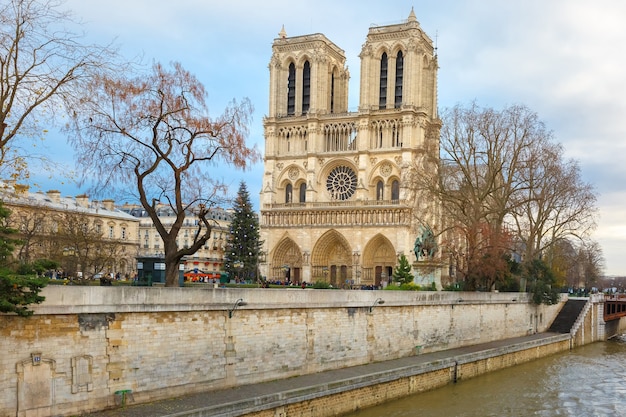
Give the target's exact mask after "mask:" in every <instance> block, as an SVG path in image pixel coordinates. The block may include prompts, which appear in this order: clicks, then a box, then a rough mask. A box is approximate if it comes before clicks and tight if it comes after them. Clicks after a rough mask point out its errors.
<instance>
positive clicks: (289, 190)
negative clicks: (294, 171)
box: [285, 184, 293, 203]
mask: <svg viewBox="0 0 626 417" xmlns="http://www.w3.org/2000/svg"><path fill="white" fill-rule="evenodd" d="M292 195H293V187H292V186H291V184H287V186H286V187H285V203H291V196H292Z"/></svg>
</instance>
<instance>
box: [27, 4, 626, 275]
mask: <svg viewBox="0 0 626 417" xmlns="http://www.w3.org/2000/svg"><path fill="white" fill-rule="evenodd" d="M64 7H65V8H67V9H69V10H71V11H72V12H73V13H74V15H75V17H77V18H79V19H81V20H83V22H84V24H83V27H82V29H83V30H84V31H85V33H86V38H85V40H86V41H89V42H93V43H99V44H107V43H110V42H114V43H115V44H116V45H117V46H119V49H120V52H121V53H122V55H123V56H124V57H125V58H127V59H133V58H137V57H141V58H142V59H143V61H144V62H146V63H147V64H151V63H152V62H154V61H156V62H161V63H163V64H169V63H170V62H173V61H176V62H180V63H181V64H182V66H183V67H184V68H185V69H187V70H189V71H190V72H192V73H193V74H195V75H196V77H197V78H198V79H199V81H200V82H202V83H203V84H204V86H205V88H206V90H207V92H208V103H209V111H210V112H211V114H213V115H215V116H217V115H219V114H221V112H222V111H223V109H224V108H225V107H226V106H227V104H228V103H229V102H230V101H231V100H232V99H237V100H238V101H239V100H241V99H242V98H244V97H247V98H249V99H250V100H251V101H252V103H253V105H254V106H255V112H254V115H253V117H254V120H253V122H252V125H251V126H250V137H249V143H250V145H252V144H257V146H258V147H259V149H260V150H261V151H263V146H264V138H263V117H264V116H265V115H266V114H267V108H268V102H269V96H268V94H269V69H268V64H269V60H270V57H271V54H272V49H271V47H272V42H273V41H274V39H275V38H277V37H278V32H280V30H281V28H282V27H283V25H284V28H285V31H286V32H287V35H288V36H297V35H306V34H311V33H323V34H324V35H326V36H327V37H328V38H329V39H330V40H331V41H333V42H334V43H335V44H336V45H338V46H339V47H340V48H342V49H343V50H344V51H345V55H346V58H347V65H348V67H349V70H350V75H351V79H350V87H349V88H350V99H349V107H350V110H352V111H355V110H356V109H357V107H358V104H359V103H358V94H359V68H360V60H359V57H358V55H359V53H360V51H361V47H362V45H363V43H364V42H365V38H366V35H367V32H368V29H369V27H370V26H371V25H388V24H394V23H399V22H400V21H402V20H405V19H406V18H407V17H408V16H409V13H410V11H411V8H413V9H414V11H415V15H416V16H417V20H418V21H419V22H420V25H421V27H422V28H423V29H424V30H425V31H426V33H427V34H428V35H429V36H430V37H431V38H432V39H433V40H434V41H435V42H436V46H437V49H438V56H439V66H440V68H439V80H438V90H439V97H438V102H439V107H440V109H445V108H448V107H452V106H454V105H456V104H469V103H471V102H472V101H476V102H477V104H479V105H480V106H483V107H492V108H495V109H501V108H503V107H505V106H509V105H513V104H523V105H525V106H527V107H528V108H530V109H531V110H532V111H534V112H536V113H537V114H538V116H539V118H540V119H541V120H542V121H543V122H544V123H545V124H546V127H547V128H548V129H549V130H551V131H552V132H553V133H554V137H555V140H556V141H558V142H560V143H561V144H563V146H564V148H565V153H566V156H567V157H569V158H573V159H575V160H577V161H578V162H579V164H580V167H581V171H582V176H583V179H584V181H586V182H589V183H591V184H593V185H594V187H595V190H596V192H597V194H598V207H599V221H598V228H597V229H596V231H595V233H594V235H593V236H592V238H593V239H594V240H596V241H598V242H599V243H600V245H601V246H602V249H603V254H604V258H605V271H604V272H605V274H607V275H620V276H625V275H626V163H625V162H624V161H623V160H622V158H624V156H623V155H625V154H626V76H625V75H624V74H625V70H624V68H626V54H625V53H624V52H625V47H624V45H626V27H624V25H623V20H624V19H625V18H626V1H623V0H597V1H589V0H525V1H523V2H512V1H505V0H466V1H463V0H421V1H419V0H413V2H411V1H406V0H386V1H381V0H334V1H330V0H317V1H310V0H309V1H300V0H263V1H259V0H228V1H225V0H220V1H217V0H177V1H175V2H174V1H171V0H107V1H98V0H89V1H85V0H67V1H66V2H65V4H64ZM46 146H48V147H49V148H50V149H51V152H52V154H55V155H57V154H58V155H59V156H58V157H56V158H57V159H55V161H56V162H57V163H56V164H55V167H54V169H49V173H48V174H47V176H46V175H43V174H41V173H39V174H38V173H34V178H35V179H37V177H38V175H39V180H38V181H39V182H38V183H39V184H40V187H41V188H42V190H43V191H46V190H47V189H53V188H54V189H58V190H60V191H61V192H62V193H63V194H64V195H66V196H75V195H78V194H80V193H82V192H85V190H82V189H80V187H77V186H76V185H75V184H74V183H73V182H72V181H71V180H68V179H67V175H64V174H63V173H69V172H72V171H73V155H72V151H71V148H69V146H67V145H65V143H64V138H49V140H48V143H47V145H46ZM50 173H51V174H50ZM217 175H218V176H219V177H218V178H223V179H226V180H227V182H228V183H229V184H231V187H232V192H233V194H234V193H235V192H236V190H237V188H238V184H239V181H240V180H244V181H245V182H246V184H247V187H248V190H249V192H250V196H251V198H252V200H253V203H254V204H255V207H257V208H258V193H259V191H260V189H261V185H262V184H261V178H262V176H263V166H262V162H261V163H259V164H257V165H255V166H254V167H252V169H251V170H249V171H247V172H244V173H240V172H235V173H233V172H231V171H230V170H229V169H228V168H226V167H225V168H224V169H223V170H221V171H220V172H219V173H218V174H217ZM44 177H45V178H44Z"/></svg>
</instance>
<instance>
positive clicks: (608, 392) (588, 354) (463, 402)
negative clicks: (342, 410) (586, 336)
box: [348, 335, 626, 417]
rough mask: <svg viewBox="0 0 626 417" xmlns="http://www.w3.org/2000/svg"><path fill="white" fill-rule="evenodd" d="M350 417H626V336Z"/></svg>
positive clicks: (359, 412) (450, 385) (360, 412)
mask: <svg viewBox="0 0 626 417" xmlns="http://www.w3.org/2000/svg"><path fill="white" fill-rule="evenodd" d="M348 416H349V417H381V416H384V417H418V416H419V417H487V416H494V417H495V416H498V417H502V416H510V417H520V416H542V417H552V416H576V417H584V416H592V417H604V416H611V417H626V335H622V336H621V337H619V338H614V339H612V340H609V341H607V342H597V343H593V344H591V345H587V346H583V347H579V348H576V349H574V350H572V351H569V352H564V353H559V354H556V355H553V356H549V357H547V358H542V359H539V360H536V361H533V362H530V363H526V364H522V365H517V366H514V367H511V368H506V369H502V370H500V371H496V372H492V373H489V374H486V375H482V376H479V377H476V378H471V379H467V380H460V381H459V382H458V383H456V384H449V385H446V386H445V387H442V388H438V389H436V390H433V391H428V392H425V393H422V394H416V395H413V396H410V397H406V398H403V399H400V400H396V401H392V402H389V403H387V404H383V405H380V406H377V407H373V408H369V409H366V410H361V411H358V412H355V413H352V414H349V415H348Z"/></svg>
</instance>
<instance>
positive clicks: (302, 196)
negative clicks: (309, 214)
mask: <svg viewBox="0 0 626 417" xmlns="http://www.w3.org/2000/svg"><path fill="white" fill-rule="evenodd" d="M300 202H301V203H306V184H305V183H302V184H300Z"/></svg>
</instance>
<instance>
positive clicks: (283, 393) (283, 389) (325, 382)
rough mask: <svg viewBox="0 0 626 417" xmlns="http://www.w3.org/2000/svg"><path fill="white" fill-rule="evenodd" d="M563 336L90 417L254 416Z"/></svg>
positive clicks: (508, 341)
mask: <svg viewBox="0 0 626 417" xmlns="http://www.w3.org/2000/svg"><path fill="white" fill-rule="evenodd" d="M565 336H567V335H562V334H557V333H537V334H534V335H529V336H523V337H516V338H512V339H505V340H499V341H495V342H490V343H483V344H480V345H474V346H467V347H462V348H456V349H450V350H444V351H439V352H433V353H426V354H421V355H417V356H410V357H407V358H401V359H394V360H390V361H385V362H376V363H371V364H367V365H359V366H354V367H350V368H344V369H337V370H332V371H326V372H319V373H316V374H311V375H303V376H299V377H294V378H288V379H284V380H277V381H270V382H263V383H259V384H252V385H245V386H241V387H237V388H230V389H224V390H218V391H210V392H202V393H198V394H191V395H186V396H183V397H179V398H173V399H168V400H162V401H157V402H152V403H148V404H137V405H127V406H126V407H124V408H117V409H112V410H107V411H101V412H97V413H91V414H87V415H86V417H147V416H149V417H184V416H192V415H193V416H224V417H226V416H228V417H235V416H240V415H243V414H246V413H249V412H252V411H258V410H260V409H265V408H268V406H278V405H281V404H285V403H287V402H296V401H301V400H306V399H310V398H315V397H317V396H319V393H320V392H340V391H342V387H343V389H345V387H346V386H354V387H358V386H365V385H368V381H381V380H384V379H385V378H388V379H387V380H390V379H391V378H392V377H393V378H396V377H397V376H398V375H403V374H404V373H405V372H406V370H407V369H409V368H413V369H414V368H415V367H416V366H425V367H427V366H428V364H431V363H433V362H437V363H441V361H442V360H443V361H446V360H449V361H452V362H453V361H455V360H456V358H459V357H463V356H466V355H472V354H480V353H481V352H484V353H485V354H488V351H490V350H494V349H502V348H507V347H515V346H516V345H520V344H528V343H538V344H540V343H541V341H542V340H544V339H549V338H555V337H565Z"/></svg>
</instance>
